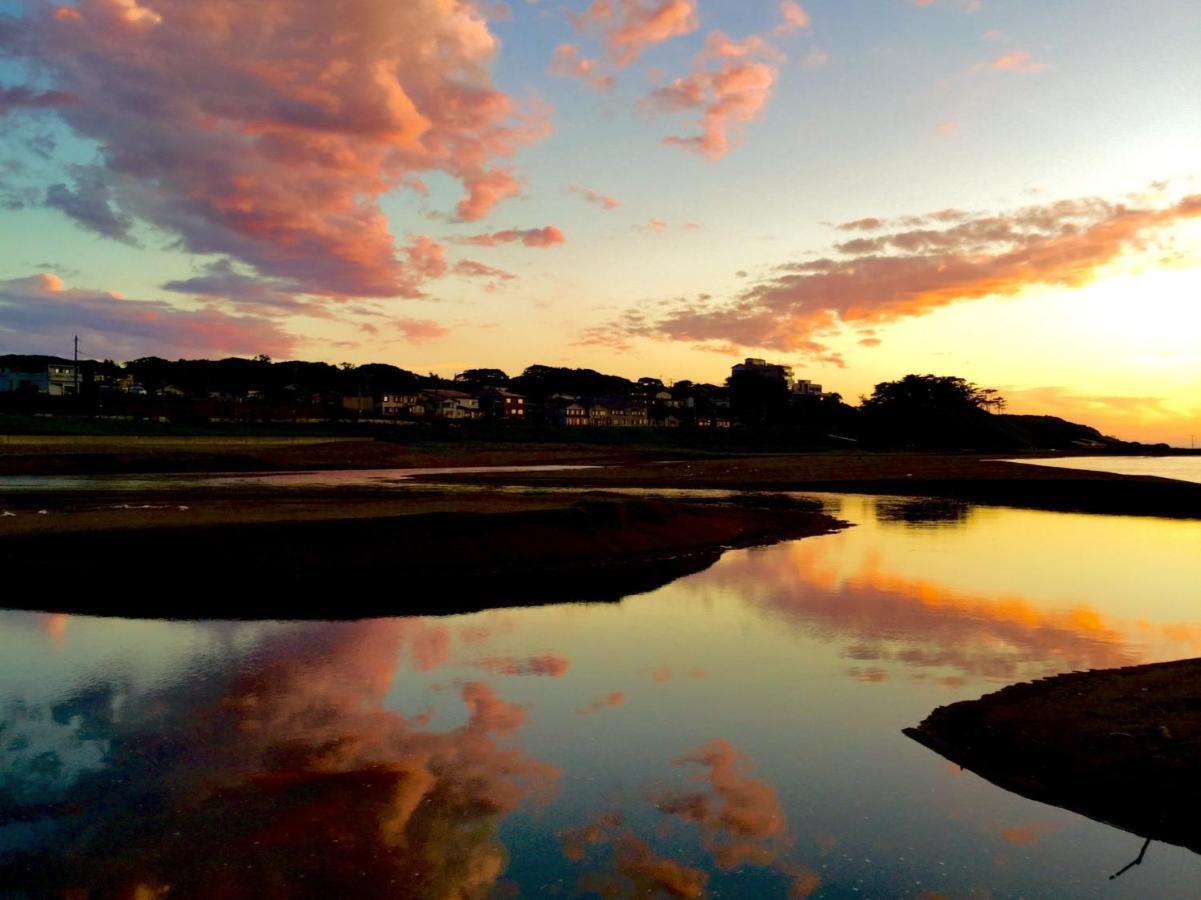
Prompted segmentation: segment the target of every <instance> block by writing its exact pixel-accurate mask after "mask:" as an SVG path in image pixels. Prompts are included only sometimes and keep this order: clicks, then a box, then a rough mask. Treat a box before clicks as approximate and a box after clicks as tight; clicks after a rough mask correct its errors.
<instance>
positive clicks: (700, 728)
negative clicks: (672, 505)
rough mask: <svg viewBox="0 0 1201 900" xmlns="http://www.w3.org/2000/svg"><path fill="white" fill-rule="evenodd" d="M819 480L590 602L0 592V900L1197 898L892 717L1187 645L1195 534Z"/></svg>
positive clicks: (1191, 881)
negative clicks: (719, 552)
mask: <svg viewBox="0 0 1201 900" xmlns="http://www.w3.org/2000/svg"><path fill="white" fill-rule="evenodd" d="M824 499H825V500H826V501H827V502H828V504H829V505H830V508H831V511H832V512H834V513H835V514H837V515H840V516H842V517H843V518H845V519H848V520H849V521H852V522H854V523H856V524H855V527H853V528H850V529H847V530H845V531H843V532H840V533H838V534H833V535H827V536H822V537H816V538H807V539H804V540H800V541H795V542H791V543H785V544H780V545H777V546H774V547H768V548H761V549H754V550H740V551H733V552H729V553H727V554H726V555H725V556H724V557H723V558H722V559H721V561H720V562H719V563H718V564H716V565H714V566H713V567H712V568H710V569H708V570H707V571H704V572H701V573H698V574H696V575H692V576H689V577H687V578H683V579H681V580H679V581H676V582H674V583H672V584H670V585H668V586H666V587H663V588H661V589H658V590H656V591H654V592H651V593H647V594H643V595H639V596H634V597H628V598H626V599H625V600H623V601H622V602H620V603H616V604H595V605H581V604H564V605H557V606H548V607H540V608H525V609H505V610H495V611H490V612H484V613H478V614H473V615H466V616H455V617H446V618H393V619H377V620H369V621H358V622H348V623H336V624H329V623H311V622H309V623H290V622H268V623H230V622H152V621H129V620H119V619H101V618H88V617H78V616H64V615H49V614H32V613H19V612H4V613H0V895H5V890H6V889H8V890H9V891H13V889H14V886H16V885H18V884H26V885H28V890H27V892H26V893H20V892H15V893H13V894H12V896H21V897H23V896H42V895H43V894H50V893H53V894H54V895H55V896H58V895H61V892H62V891H63V889H70V888H90V889H92V890H93V892H94V893H93V894H92V895H91V896H111V895H116V894H118V893H119V892H122V891H124V892H125V893H124V895H126V896H133V895H134V892H135V891H141V893H140V894H138V896H146V897H150V896H160V895H161V893H162V892H165V891H166V890H167V889H170V895H171V896H196V895H200V896H217V895H219V896H223V897H266V896H312V897H356V898H357V897H375V896H389V897H408V896H419V897H472V896H500V897H512V896H532V895H539V894H555V895H562V896H573V895H592V896H596V895H601V896H629V895H646V894H648V893H651V894H655V895H659V896H677V897H679V896H683V897H690V896H705V895H714V896H727V897H729V896H746V897H772V896H780V897H785V896H791V897H815V898H816V897H861V896H872V897H901V896H911V897H926V898H931V897H938V896H947V897H969V896H970V897H1017V896H1025V897H1097V896H1106V897H1137V898H1146V897H1190V896H1196V895H1197V894H1198V890H1199V888H1201V857H1198V856H1195V855H1194V854H1192V853H1190V852H1189V851H1186V850H1183V849H1179V848H1174V847H1169V846H1165V845H1162V844H1155V845H1153V846H1152V847H1151V849H1150V850H1149V851H1148V854H1147V858H1146V861H1145V862H1144V863H1143V865H1142V866H1139V867H1136V868H1134V869H1132V870H1131V871H1129V872H1127V873H1126V874H1125V875H1123V876H1122V877H1121V878H1120V879H1119V880H1118V881H1114V882H1110V881H1108V875H1109V874H1111V873H1112V872H1114V871H1116V870H1117V869H1118V868H1120V867H1121V866H1122V865H1124V864H1125V863H1127V862H1128V861H1129V860H1130V859H1132V858H1133V856H1134V855H1135V853H1136V852H1137V850H1138V847H1139V845H1140V844H1141V841H1140V840H1139V839H1137V838H1135V837H1133V836H1131V835H1129V834H1126V833H1124V832H1121V831H1118V830H1115V829H1113V828H1110V827H1107V826H1105V825H1101V824H1098V823H1095V822H1092V821H1090V820H1088V819H1085V818H1082V817H1080V816H1078V815H1076V814H1073V813H1070V812H1066V811H1063V810H1059V809H1056V808H1052V807H1048V806H1044V805H1041V804H1038V803H1034V802H1031V801H1028V800H1024V799H1022V798H1021V797H1018V796H1015V795H1012V794H1009V793H1006V792H1005V791H1003V790H1001V789H999V788H996V787H994V786H992V785H990V784H989V783H987V782H985V781H983V780H981V779H980V778H978V777H976V776H975V775H973V774H971V773H969V772H963V771H960V770H959V769H958V768H956V767H954V766H952V765H949V764H948V763H946V762H945V761H944V760H942V759H941V758H940V757H938V756H936V755H935V754H933V753H931V752H930V751H928V750H926V749H924V748H923V747H921V746H919V745H917V744H915V743H913V742H911V741H909V740H908V739H907V738H905V737H904V736H903V735H901V733H900V729H901V728H902V727H904V726H907V725H913V724H916V723H917V722H918V721H920V720H921V719H922V718H924V717H925V715H926V714H927V713H928V712H929V711H930V710H931V709H933V708H934V707H935V706H938V705H941V704H945V703H949V702H952V701H955V700H960V699H967V698H974V697H978V696H980V695H981V694H983V693H986V692H989V691H991V690H995V689H996V688H999V687H1001V686H1002V685H1004V684H1008V683H1011V682H1013V681H1017V680H1026V679H1031V678H1037V677H1040V676H1043V675H1047V674H1051V673H1055V672H1063V671H1067V670H1072V669H1082V668H1088V667H1107V666H1116V665H1124V664H1130V663H1138V662H1144V661H1152V660H1163V659H1172V658H1179V657H1185V656H1197V655H1201V607H1199V606H1198V603H1197V600H1198V587H1197V586H1198V584H1201V553H1198V552H1197V550H1198V547H1201V522H1178V521H1170V520H1160V519H1150V518H1141V519H1135V518H1120V517H1104V516H1083V515H1068V514H1057V513H1046V512H1032V511H1022V510H1009V509H999V508H980V507H970V506H964V505H958V504H955V503H949V502H946V501H940V502H936V503H926V504H922V503H921V502H919V501H906V500H896V499H882V498H872V497H862V496H827V497H825V498H824ZM374 589H376V590H386V589H387V588H386V586H375V587H374ZM81 896H82V895H81Z"/></svg>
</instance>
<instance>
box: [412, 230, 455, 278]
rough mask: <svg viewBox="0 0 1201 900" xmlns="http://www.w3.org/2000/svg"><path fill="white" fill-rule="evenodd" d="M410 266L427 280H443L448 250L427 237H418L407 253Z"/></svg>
mask: <svg viewBox="0 0 1201 900" xmlns="http://www.w3.org/2000/svg"><path fill="white" fill-rule="evenodd" d="M405 252H406V253H407V254H408V258H409V265H410V266H412V268H413V270H414V271H416V272H420V273H421V274H422V275H424V276H425V277H426V278H441V277H442V276H443V275H445V274H446V270H447V263H446V248H445V247H444V246H443V245H442V244H440V243H438V242H437V241H436V240H434V239H433V238H432V237H428V236H426V235H418V236H417V237H416V238H414V239H413V242H412V243H411V244H409V246H408V249H407V250H406V251H405Z"/></svg>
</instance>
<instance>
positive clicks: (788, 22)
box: [775, 0, 810, 34]
mask: <svg viewBox="0 0 1201 900" xmlns="http://www.w3.org/2000/svg"><path fill="white" fill-rule="evenodd" d="M779 10H780V24H779V25H777V26H776V30H775V33H776V34H788V33H789V32H793V31H796V30H798V29H800V28H808V27H809V25H810V21H809V13H807V12H805V10H804V9H803V8H802V7H801V5H800V4H799V3H795V2H794V0H780V5H779Z"/></svg>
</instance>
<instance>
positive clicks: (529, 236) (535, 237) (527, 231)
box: [454, 225, 567, 249]
mask: <svg viewBox="0 0 1201 900" xmlns="http://www.w3.org/2000/svg"><path fill="white" fill-rule="evenodd" d="M566 240H567V238H566V237H564V236H563V232H562V231H560V230H559V229H558V228H556V227H555V226H554V225H547V226H545V227H543V228H507V229H505V230H504V231H493V232H491V233H489V234H477V235H472V236H470V237H461V238H455V239H454V241H455V243H457V244H470V245H472V246H475V247H495V246H497V245H499V244H514V243H521V244H524V245H525V246H527V247H538V248H543V249H545V248H547V247H553V246H555V245H556V244H562V243H564V242H566Z"/></svg>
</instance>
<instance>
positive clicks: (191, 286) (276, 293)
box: [162, 259, 331, 319]
mask: <svg viewBox="0 0 1201 900" xmlns="http://www.w3.org/2000/svg"><path fill="white" fill-rule="evenodd" d="M162 288H163V290H165V291H174V292H176V293H180V294H190V295H192V296H193V297H203V298H208V299H214V300H217V301H226V302H228V303H229V304H231V305H232V306H233V307H234V308H235V309H238V310H239V311H243V312H254V313H258V314H259V315H305V316H313V317H315V318H322V319H328V318H331V313H330V312H329V310H328V309H326V308H325V306H324V305H322V304H320V303H315V302H312V301H309V300H305V299H301V298H299V297H297V296H296V293H295V292H294V291H292V290H291V289H290V288H289V286H288V285H286V284H284V283H282V282H279V281H272V280H271V279H266V278H258V277H255V276H252V275H245V274H243V273H241V272H239V271H238V270H237V268H236V267H235V266H234V264H233V262H232V261H231V260H228V259H219V260H216V261H215V262H211V263H209V264H207V265H206V266H205V267H204V274H203V275H194V276H193V277H191V278H182V279H176V280H173V281H168V282H165V283H164V284H163V285H162Z"/></svg>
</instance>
